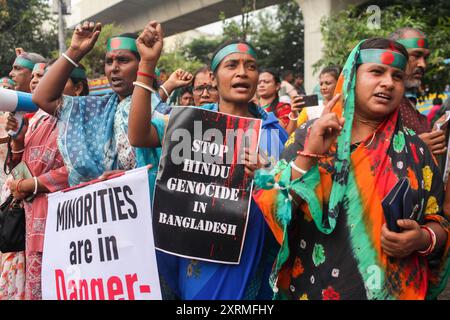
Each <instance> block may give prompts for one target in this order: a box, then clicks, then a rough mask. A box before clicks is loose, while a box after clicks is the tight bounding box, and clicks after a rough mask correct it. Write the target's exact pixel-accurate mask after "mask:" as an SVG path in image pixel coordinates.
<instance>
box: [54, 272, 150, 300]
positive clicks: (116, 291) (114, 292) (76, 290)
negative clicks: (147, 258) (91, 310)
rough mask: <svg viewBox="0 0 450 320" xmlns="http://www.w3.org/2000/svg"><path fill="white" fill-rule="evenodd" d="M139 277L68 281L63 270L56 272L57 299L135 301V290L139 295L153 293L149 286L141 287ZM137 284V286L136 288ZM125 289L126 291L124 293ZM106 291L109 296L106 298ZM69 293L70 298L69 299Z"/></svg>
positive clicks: (134, 275) (133, 275) (128, 276)
mask: <svg viewBox="0 0 450 320" xmlns="http://www.w3.org/2000/svg"><path fill="white" fill-rule="evenodd" d="M66 281H67V282H66ZM138 281H139V279H138V275H137V274H136V273H133V274H125V275H124V278H123V277H119V276H111V277H109V278H105V279H104V278H94V279H76V280H74V279H70V280H66V278H65V274H64V272H63V271H62V270H60V269H56V270H55V284H56V298H57V299H58V300H67V299H69V300H89V299H91V300H105V299H109V300H114V299H118V300H125V299H128V300H135V299H136V297H135V289H136V290H139V291H138V293H139V292H140V293H143V294H145V293H148V294H150V293H151V289H150V286H149V285H139V284H138ZM135 284H137V286H136V288H135ZM124 287H126V291H125V292H124ZM105 291H106V292H107V294H108V296H107V297H106V296H105ZM67 293H69V297H67Z"/></svg>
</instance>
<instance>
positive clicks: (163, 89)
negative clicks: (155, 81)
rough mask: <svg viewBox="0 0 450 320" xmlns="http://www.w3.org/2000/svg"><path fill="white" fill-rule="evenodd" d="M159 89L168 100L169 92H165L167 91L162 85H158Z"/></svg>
mask: <svg viewBox="0 0 450 320" xmlns="http://www.w3.org/2000/svg"><path fill="white" fill-rule="evenodd" d="M159 87H160V88H161V89H162V91H164V93H165V94H166V97H167V98H169V97H170V94H169V92H167V89H166V88H165V87H164V86H163V85H160V86H159Z"/></svg>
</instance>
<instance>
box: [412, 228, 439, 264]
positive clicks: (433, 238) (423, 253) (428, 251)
mask: <svg viewBox="0 0 450 320" xmlns="http://www.w3.org/2000/svg"><path fill="white" fill-rule="evenodd" d="M420 228H421V229H424V230H426V231H427V232H428V234H429V235H430V238H431V243H430V245H429V246H428V248H427V249H426V250H423V251H417V254H418V255H420V256H423V257H426V256H428V255H430V254H431V253H432V252H433V251H434V248H435V247H436V242H437V239H436V233H435V232H434V231H433V229H431V228H429V227H427V226H420Z"/></svg>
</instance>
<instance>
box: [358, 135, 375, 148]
mask: <svg viewBox="0 0 450 320" xmlns="http://www.w3.org/2000/svg"><path fill="white" fill-rule="evenodd" d="M376 133H377V131H374V132H373V134H372V138H371V139H370V141H369V143H368V144H365V145H364V146H365V147H366V148H368V147H369V146H370V145H371V144H372V142H373V140H374V139H375V134H376ZM361 143H362V141H360V142H358V143H354V145H355V146H356V147H359V145H360V144H361Z"/></svg>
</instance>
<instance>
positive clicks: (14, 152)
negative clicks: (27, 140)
mask: <svg viewBox="0 0 450 320" xmlns="http://www.w3.org/2000/svg"><path fill="white" fill-rule="evenodd" d="M24 151H25V148H23V149H22V150H17V151H16V150H11V153H12V154H16V153H23V152H24Z"/></svg>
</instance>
